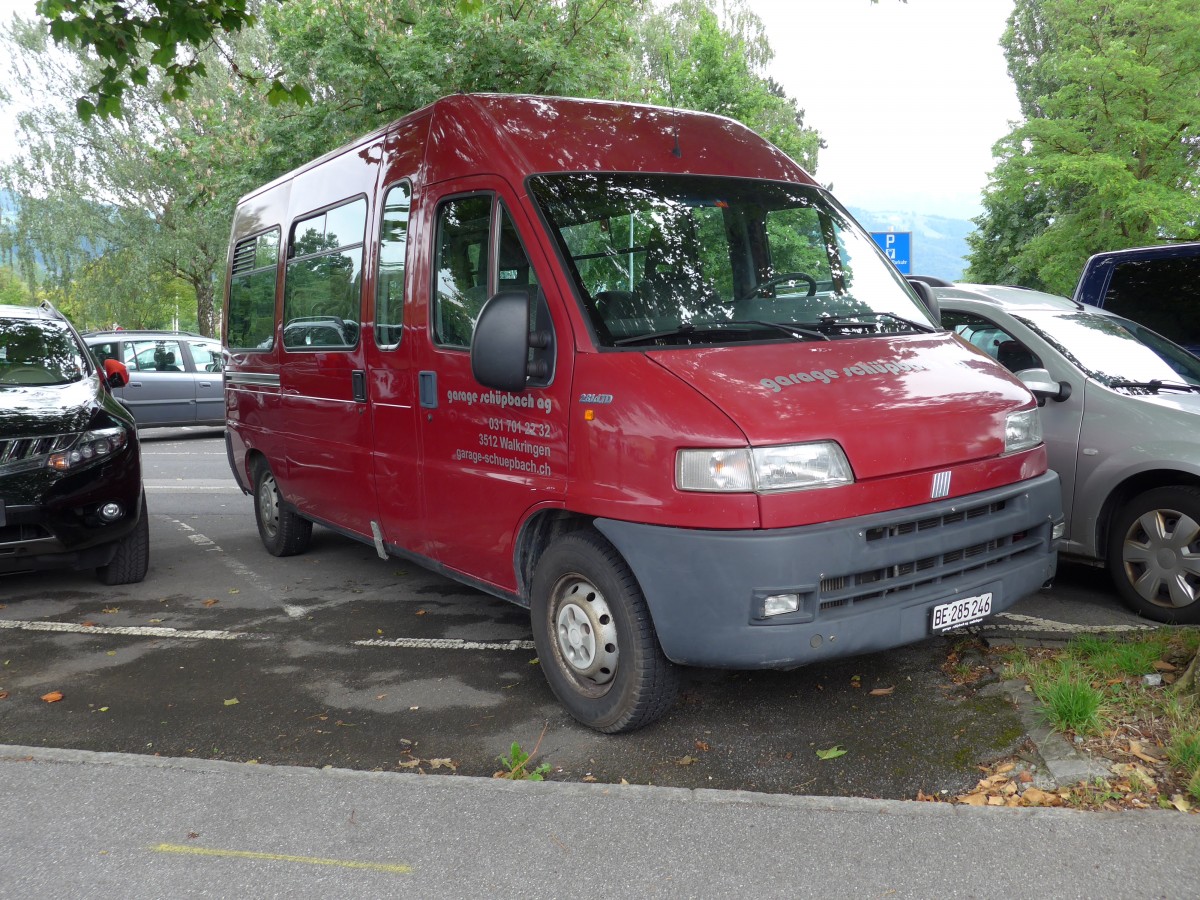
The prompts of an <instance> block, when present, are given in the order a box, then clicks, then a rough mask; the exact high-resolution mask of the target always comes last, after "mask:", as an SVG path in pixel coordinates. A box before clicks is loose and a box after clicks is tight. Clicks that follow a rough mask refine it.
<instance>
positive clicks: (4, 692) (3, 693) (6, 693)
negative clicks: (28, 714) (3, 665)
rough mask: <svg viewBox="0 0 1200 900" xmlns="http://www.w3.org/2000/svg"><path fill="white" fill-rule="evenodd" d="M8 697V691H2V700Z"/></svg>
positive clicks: (0, 693) (0, 698)
mask: <svg viewBox="0 0 1200 900" xmlns="http://www.w3.org/2000/svg"><path fill="white" fill-rule="evenodd" d="M7 699H8V691H0V700H7Z"/></svg>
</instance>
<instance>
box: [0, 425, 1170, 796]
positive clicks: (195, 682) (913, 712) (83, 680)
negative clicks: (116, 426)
mask: <svg viewBox="0 0 1200 900" xmlns="http://www.w3.org/2000/svg"><path fill="white" fill-rule="evenodd" d="M144 438H145V440H144V444H143V457H144V461H145V478H146V485H147V494H148V502H149V508H150V513H151V516H152V521H151V545H152V551H151V569H150V573H149V575H148V576H147V578H146V580H145V581H144V582H142V583H141V584H136V585H129V586H123V587H119V588H105V587H103V586H102V585H100V584H99V583H98V582H97V581H96V580H95V579H94V578H93V576H92V574H91V573H89V572H69V571H59V572H42V573H36V574H28V575H13V576H5V577H3V578H2V579H0V607H2V608H0V648H2V651H0V653H2V657H3V659H2V663H3V668H2V669H0V693H3V694H4V695H5V696H4V699H2V700H0V743H6V744H18V745H27V746H45V747H61V748H71V749H84V750H100V751H117V752H123V753H137V754H158V755H163V756H175V757H190V758H197V759H221V760H233V761H241V762H247V761H251V760H253V761H257V762H260V763H273V764H281V765H301V766H315V767H323V766H334V767H338V768H354V769H365V770H374V769H379V770H399V771H412V772H427V773H438V774H452V773H458V774H466V775H484V776H487V775H492V774H493V773H495V772H496V771H498V770H500V769H502V768H503V765H502V763H501V762H500V760H499V757H500V756H502V755H504V754H506V753H507V752H508V751H509V749H510V747H511V745H512V743H513V742H514V741H515V742H517V743H519V744H520V746H521V747H522V748H523V749H524V750H527V751H532V750H534V749H535V748H536V762H539V763H541V762H544V763H546V764H548V765H549V766H550V767H551V772H550V774H549V776H548V777H550V778H551V779H556V780H571V781H588V782H590V781H599V782H606V783H616V782H620V781H621V780H625V781H628V782H630V783H634V784H655V785H664V786H676V787H711V788H719V789H747V790H757V791H769V792H784V793H799V794H817V795H821V794H824V795H838V796H865V797H884V798H896V799H902V798H910V797H913V796H915V795H916V793H917V792H918V790H923V791H925V792H926V793H932V792H937V791H943V790H944V791H947V792H956V791H959V790H962V789H963V788H965V787H966V786H967V785H969V784H972V783H973V781H974V779H975V778H976V777H977V769H976V768H975V765H976V764H977V763H980V762H985V761H987V760H989V759H992V758H995V757H998V756H1001V755H1005V754H1007V753H1010V752H1012V751H1014V750H1018V749H1020V747H1021V746H1022V744H1023V741H1024V738H1025V735H1024V732H1023V731H1022V728H1021V725H1020V722H1019V720H1018V719H1017V716H1016V714H1015V712H1014V711H1013V710H1012V709H1011V708H1010V707H1009V705H1008V703H1007V701H1004V700H1002V699H1001V698H998V697H984V696H980V695H979V694H978V693H977V692H976V691H975V690H974V689H973V688H971V687H969V686H960V685H957V684H955V683H954V681H952V680H951V678H950V677H949V675H948V674H947V671H944V669H948V667H947V666H946V664H947V661H948V660H950V661H951V662H958V663H962V662H963V660H964V659H966V660H967V661H968V662H969V661H970V659H971V654H972V653H975V652H977V651H976V649H975V647H976V645H977V640H976V637H983V638H986V639H988V640H991V641H1004V640H1009V639H1013V638H1031V637H1034V638H1036V637H1043V638H1044V637H1050V638H1054V637H1060V638H1061V637H1065V636H1067V635H1068V634H1069V633H1071V631H1078V630H1095V631H1110V630H1122V629H1129V628H1143V627H1148V626H1147V625H1146V623H1144V622H1141V621H1140V620H1138V619H1136V618H1135V617H1133V616H1132V615H1131V614H1129V613H1127V612H1125V611H1124V610H1123V608H1122V607H1120V606H1119V605H1118V604H1117V601H1116V599H1115V596H1114V595H1113V594H1112V592H1111V591H1109V590H1108V589H1107V586H1106V584H1105V581H1104V578H1103V573H1098V572H1094V571H1092V570H1088V569H1080V568H1075V567H1064V568H1063V571H1062V573H1061V576H1060V578H1059V580H1058V581H1057V582H1056V584H1055V585H1054V587H1052V588H1050V589H1049V590H1047V591H1043V592H1041V593H1039V594H1036V595H1033V596H1031V597H1029V598H1026V599H1025V600H1023V601H1022V602H1021V603H1020V604H1018V606H1017V607H1015V608H1013V609H1012V610H1010V611H1008V613H1006V614H1003V615H1001V616H997V617H995V618H994V619H993V620H992V621H991V622H989V623H988V624H987V626H986V627H985V628H983V629H982V630H981V631H980V632H979V634H978V635H977V636H971V635H956V636H939V637H935V638H931V639H929V640H927V641H925V642H923V643H920V644H917V645H914V646H912V647H908V648H904V649H902V650H897V651H891V652H888V653H883V654H876V655H872V656H867V657H859V658H854V659H849V660H843V661H840V662H838V663H836V664H834V665H829V666H822V667H820V668H808V669H800V670H796V671H793V672H760V673H733V672H715V671H693V672H690V673H688V676H687V680H686V687H685V690H684V693H683V696H682V697H681V699H680V701H679V702H678V703H677V705H676V706H675V708H674V709H673V710H672V711H671V712H670V713H669V714H668V715H667V716H666V717H665V718H664V719H663V720H662V721H660V722H658V723H656V724H654V725H652V726H650V727H648V728H646V729H643V730H642V731H639V732H635V733H634V734H630V735H624V736H617V737H610V736H604V735H600V734H597V733H595V732H592V731H590V730H588V729H586V728H583V727H582V726H579V725H578V724H576V723H575V722H574V721H573V720H572V719H570V718H569V717H568V716H567V715H566V713H565V712H564V711H563V710H562V709H561V707H560V706H559V705H558V703H557V701H556V700H555V699H554V697H553V696H552V695H551V693H550V691H549V688H548V687H547V685H546V683H545V680H544V678H543V677H542V675H541V672H540V671H539V669H538V664H537V659H536V654H535V652H534V650H533V649H532V644H531V643H530V632H529V625H528V621H527V616H526V614H525V612H524V611H523V610H522V609H520V608H518V607H515V606H512V605H510V604H506V603H503V602H501V601H499V600H496V599H494V598H491V597H488V596H486V595H484V594H481V593H479V592H476V591H474V590H472V589H469V588H466V587H463V586H461V585H458V584H456V583H454V582H450V581H448V580H446V579H444V578H441V577H440V576H437V575H435V574H433V573H430V572H428V571H425V570H423V569H421V568H420V567H418V566H415V565H412V564H410V563H407V562H402V561H399V560H395V559H392V560H388V561H383V560H380V559H378V557H377V556H376V555H375V553H374V550H373V548H371V547H368V546H366V545H362V544H358V543H356V542H354V541H351V540H349V539H346V538H344V537H342V536H340V535H337V534H335V533H333V532H331V531H328V530H325V529H321V528H318V529H316V530H315V531H314V538H313V542H312V547H311V549H310V550H309V552H308V553H306V554H305V555H303V556H298V557H293V558H288V559H277V558H275V557H272V556H270V555H268V554H267V553H266V552H265V550H263V548H262V546H261V544H260V542H259V538H258V534H257V531H256V529H255V524H254V515H253V507H252V505H251V501H250V498H249V497H246V496H244V495H242V494H241V493H240V492H239V491H238V490H237V489H236V487H235V486H234V484H233V481H232V478H231V476H230V475H229V472H228V468H227V463H226V460H225V453H224V445H223V442H222V440H221V433H220V431H217V430H212V429H207V430H205V429H194V430H188V431H180V430H173V431H167V430H163V431H160V432H148V433H147V434H146V435H145V436H144ZM52 692H59V693H61V694H62V699H61V700H57V701H55V702H47V700H45V699H43V698H44V697H45V696H47V695H52ZM832 748H837V749H840V750H843V751H845V752H844V753H843V754H842V755H840V756H834V757H832V758H828V759H822V758H821V757H820V756H819V755H818V751H823V752H824V751H828V750H830V749H832Z"/></svg>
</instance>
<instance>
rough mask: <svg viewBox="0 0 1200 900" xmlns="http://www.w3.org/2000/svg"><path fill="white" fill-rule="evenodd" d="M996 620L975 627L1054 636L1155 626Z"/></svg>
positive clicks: (1009, 616) (1017, 616)
mask: <svg viewBox="0 0 1200 900" xmlns="http://www.w3.org/2000/svg"><path fill="white" fill-rule="evenodd" d="M995 618H997V619H1004V620H1005V621H1004V622H995V621H991V622H983V623H982V624H981V625H979V626H977V627H978V628H979V629H980V630H983V631H987V630H989V629H990V630H993V631H995V630H1004V631H1044V632H1050V633H1054V634H1112V633H1115V632H1125V631H1153V630H1154V629H1155V628H1157V627H1158V626H1157V625H1072V624H1071V623H1069V622H1055V621H1054V620H1053V619H1039V618H1038V617H1037V616H1026V615H1022V614H1021V613H998V614H997V615H996V617H995Z"/></svg>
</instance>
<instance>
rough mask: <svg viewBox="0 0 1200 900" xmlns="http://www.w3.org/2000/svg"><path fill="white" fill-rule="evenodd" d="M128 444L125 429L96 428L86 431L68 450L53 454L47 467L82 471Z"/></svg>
mask: <svg viewBox="0 0 1200 900" xmlns="http://www.w3.org/2000/svg"><path fill="white" fill-rule="evenodd" d="M128 443H129V434H128V432H126V430H125V429H124V428H119V427H118V428H96V429H93V430H92V431H85V432H84V433H83V434H81V435H80V436H79V439H78V440H77V441H75V443H74V444H72V445H71V446H70V447H68V448H67V449H66V450H60V451H59V452H58V453H51V454H50V457H49V458H48V459H47V461H46V465H48V466H49V467H50V468H51V469H55V470H57V471H59V472H69V471H72V470H74V469H81V468H83V467H84V466H88V465H91V464H92V463H94V462H99V461H100V460H102V459H105V458H107V457H109V456H112V455H113V454H114V453H116V452H117V451H119V450H122V449H124V447H125V445H126V444H128Z"/></svg>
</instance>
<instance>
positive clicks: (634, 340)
mask: <svg viewBox="0 0 1200 900" xmlns="http://www.w3.org/2000/svg"><path fill="white" fill-rule="evenodd" d="M728 325H733V326H745V325H757V326H758V327H760V328H771V329H774V330H775V331H782V332H783V333H784V334H787V335H790V336H791V337H794V338H796V339H797V340H804V339H805V338H814V339H816V340H818V341H828V340H830V338H829V335H827V334H822V333H821V332H819V331H814V330H812V329H809V328H803V327H800V326H797V325H789V324H788V323H786V322H768V321H766V320H759V319H733V320H730V321H722V322H703V323H701V324H700V325H699V326H697V325H695V324H693V323H691V322H688V323H687V324H684V325H680V326H679V327H678V328H670V329H667V330H666V331H651V332H649V333H647V334H634V335H630V336H629V337H623V338H617V339H616V340H614V341H613V346H614V347H627V346H629V345H631V344H640V343H643V342H650V341H657V340H664V339H666V338H676V337H689V336H691V335H693V334H696V333H697V332H705V331H720V330H722V329H723V328H725V327H726V326H728Z"/></svg>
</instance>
